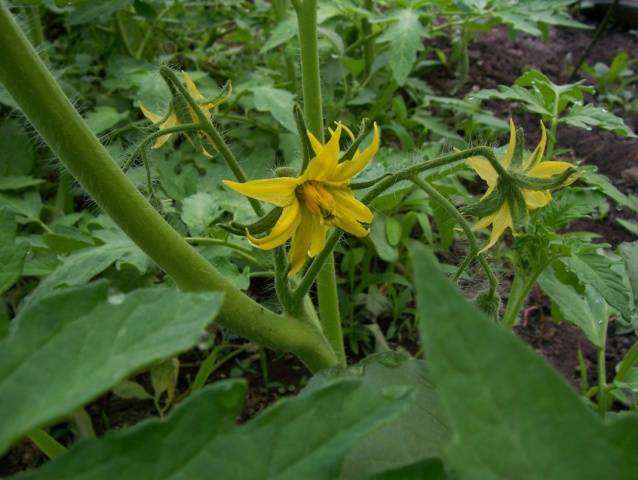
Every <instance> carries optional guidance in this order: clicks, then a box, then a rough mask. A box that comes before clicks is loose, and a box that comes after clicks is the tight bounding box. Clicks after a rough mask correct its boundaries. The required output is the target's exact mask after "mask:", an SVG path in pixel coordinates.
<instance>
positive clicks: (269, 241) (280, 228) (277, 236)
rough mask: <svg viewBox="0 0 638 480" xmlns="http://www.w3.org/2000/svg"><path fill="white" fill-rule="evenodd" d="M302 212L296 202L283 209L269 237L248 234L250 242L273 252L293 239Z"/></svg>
mask: <svg viewBox="0 0 638 480" xmlns="http://www.w3.org/2000/svg"><path fill="white" fill-rule="evenodd" d="M300 210H301V208H300V205H299V202H298V201H296V200H295V201H294V202H293V203H292V204H290V206H288V207H285V208H284V209H283V211H282V212H281V215H280V216H279V219H278V220H277V223H275V226H274V227H273V228H272V230H271V231H270V233H269V234H268V235H266V236H265V237H262V238H256V237H253V236H252V235H251V234H250V233H249V232H247V235H246V236H247V237H248V240H249V241H250V243H251V244H252V245H253V246H255V247H257V248H260V249H262V250H271V249H273V248H276V247H279V246H280V245H283V244H284V243H286V241H287V240H288V239H289V238H290V237H292V235H293V234H294V233H295V230H296V229H297V227H298V226H299V223H300V222H301V215H300Z"/></svg>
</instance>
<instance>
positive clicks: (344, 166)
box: [329, 122, 380, 182]
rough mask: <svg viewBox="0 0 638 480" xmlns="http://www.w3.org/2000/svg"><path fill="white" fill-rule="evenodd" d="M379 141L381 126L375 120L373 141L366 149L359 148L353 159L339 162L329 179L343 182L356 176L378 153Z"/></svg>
mask: <svg viewBox="0 0 638 480" xmlns="http://www.w3.org/2000/svg"><path fill="white" fill-rule="evenodd" d="M379 142H380V135H379V127H377V124H376V122H375V124H374V131H373V134H372V143H371V144H370V145H369V146H368V147H367V148H366V149H364V150H363V152H359V150H358V149H357V151H356V152H355V154H354V156H353V157H352V159H351V160H348V161H345V162H343V163H339V164H338V165H337V170H336V173H335V175H334V176H333V177H332V178H330V179H329V180H330V181H334V182H343V181H345V180H349V179H350V178H352V177H354V176H355V175H356V174H357V173H359V172H360V171H361V170H363V169H364V168H365V166H366V165H367V164H368V163H369V162H370V160H371V159H372V157H374V155H375V154H376V153H377V151H378V150H379Z"/></svg>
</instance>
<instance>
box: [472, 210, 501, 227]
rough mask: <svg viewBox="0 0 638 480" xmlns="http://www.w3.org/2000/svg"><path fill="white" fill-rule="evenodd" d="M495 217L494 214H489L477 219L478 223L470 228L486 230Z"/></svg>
mask: <svg viewBox="0 0 638 480" xmlns="http://www.w3.org/2000/svg"><path fill="white" fill-rule="evenodd" d="M495 216H496V212H494V213H490V214H489V215H487V216H485V217H483V218H481V219H479V221H478V222H476V223H475V224H474V225H473V226H472V230H482V229H484V228H487V227H488V226H490V225H491V224H492V222H493V221H494V217H495Z"/></svg>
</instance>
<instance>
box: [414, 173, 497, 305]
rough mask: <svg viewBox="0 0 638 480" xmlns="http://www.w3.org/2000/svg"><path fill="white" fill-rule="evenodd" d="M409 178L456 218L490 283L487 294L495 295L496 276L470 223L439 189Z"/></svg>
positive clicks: (419, 179)
mask: <svg viewBox="0 0 638 480" xmlns="http://www.w3.org/2000/svg"><path fill="white" fill-rule="evenodd" d="M411 180H412V182H413V183H414V184H415V185H416V186H417V187H419V188H420V189H422V190H423V191H424V192H425V193H427V194H428V195H429V196H430V198H432V199H433V200H434V201H435V202H437V203H438V204H439V205H440V206H441V207H442V208H443V209H444V210H445V211H446V212H447V213H448V215H450V216H452V217H454V218H455V219H456V221H457V223H458V224H459V225H460V226H461V229H463V233H465V236H466V237H467V241H468V242H469V243H470V255H472V256H476V257H477V258H478V261H479V263H480V264H481V267H483V271H484V272H485V276H486V277H487V280H488V282H489V284H490V290H489V295H490V296H491V297H493V296H494V295H496V287H497V286H498V281H497V280H496V276H495V275H494V272H492V269H491V268H490V265H489V264H488V263H487V261H486V260H485V257H484V256H483V254H482V253H480V252H479V246H478V243H476V238H475V237H474V232H472V227H471V226H470V224H469V223H468V222H467V220H465V218H463V215H461V212H459V211H458V210H457V209H456V207H455V206H454V205H452V203H451V202H450V201H449V200H448V199H447V198H445V196H444V195H441V193H439V191H438V190H437V189H436V188H434V187H433V186H432V185H430V184H429V183H428V182H426V181H425V180H423V179H422V178H421V177H418V176H416V175H415V176H414V177H412V178H411Z"/></svg>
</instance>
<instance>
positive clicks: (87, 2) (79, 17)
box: [67, 0, 132, 26]
mask: <svg viewBox="0 0 638 480" xmlns="http://www.w3.org/2000/svg"><path fill="white" fill-rule="evenodd" d="M77 3H78V5H77V6H76V7H75V8H74V9H73V11H72V12H71V13H70V14H69V15H68V17H67V18H68V23H69V25H72V26H73V25H82V24H85V23H91V22H98V23H102V22H105V21H106V20H108V19H109V18H110V17H111V15H113V14H114V13H115V12H117V11H118V10H121V9H123V8H124V7H127V6H128V5H130V4H131V3H132V0H110V1H108V2H94V1H92V0H82V1H81V2H77Z"/></svg>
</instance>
